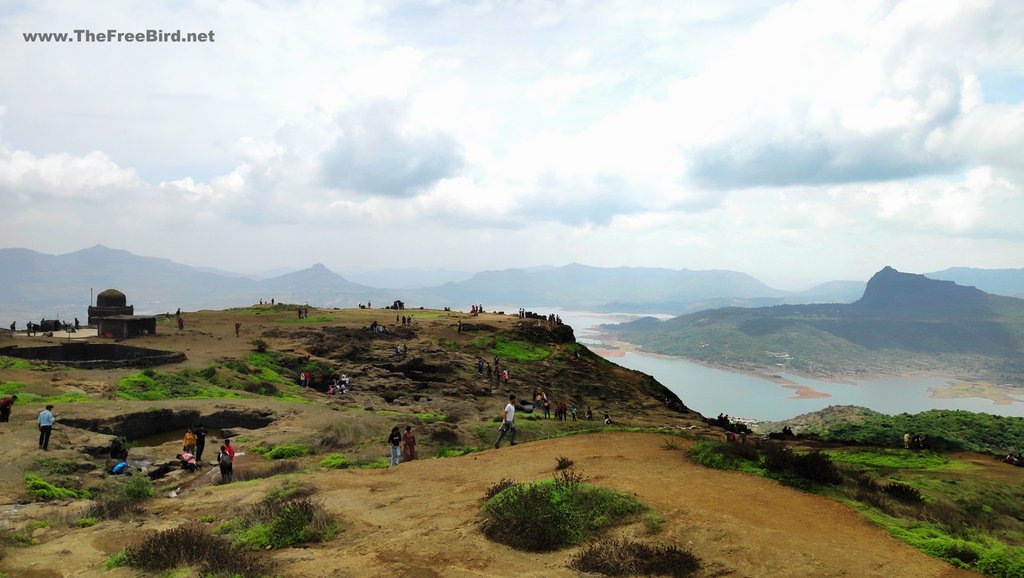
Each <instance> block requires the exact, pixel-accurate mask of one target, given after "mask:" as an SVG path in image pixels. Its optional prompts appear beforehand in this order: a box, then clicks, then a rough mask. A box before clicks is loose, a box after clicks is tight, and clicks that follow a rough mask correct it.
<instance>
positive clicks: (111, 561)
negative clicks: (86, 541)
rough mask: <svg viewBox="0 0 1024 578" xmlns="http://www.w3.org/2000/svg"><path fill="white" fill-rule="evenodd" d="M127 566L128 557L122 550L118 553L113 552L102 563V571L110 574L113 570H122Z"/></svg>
mask: <svg viewBox="0 0 1024 578" xmlns="http://www.w3.org/2000/svg"><path fill="white" fill-rule="evenodd" d="M127 565H128V555H127V554H125V552H124V550H121V551H120V552H114V553H113V554H111V555H110V557H109V558H107V560H106V561H105V562H104V563H103V569H104V570H106V571H107V572H110V571H111V570H113V569H114V568H122V567H124V566H127Z"/></svg>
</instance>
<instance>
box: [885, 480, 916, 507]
mask: <svg viewBox="0 0 1024 578" xmlns="http://www.w3.org/2000/svg"><path fill="white" fill-rule="evenodd" d="M882 491H883V492H885V493H886V494H888V495H890V496H892V497H893V498H895V499H897V500H899V501H901V502H904V503H907V504H916V503H918V502H920V501H921V500H922V499H923V498H922V497H921V491H920V490H918V489H917V488H915V487H913V486H908V485H907V484H901V483H899V482H891V483H888V484H886V485H884V486H882Z"/></svg>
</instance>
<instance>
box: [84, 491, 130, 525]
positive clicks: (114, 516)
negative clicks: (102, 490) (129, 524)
mask: <svg viewBox="0 0 1024 578" xmlns="http://www.w3.org/2000/svg"><path fill="white" fill-rule="evenodd" d="M140 514H142V503H141V502H140V501H138V500H132V499H129V498H127V497H125V496H115V497H103V498H100V499H98V500H96V501H95V502H93V503H92V504H90V505H89V507H88V508H86V509H85V513H84V515H82V516H81V517H83V518H97V519H99V520H120V519H123V518H131V517H134V516H138V515H140Z"/></svg>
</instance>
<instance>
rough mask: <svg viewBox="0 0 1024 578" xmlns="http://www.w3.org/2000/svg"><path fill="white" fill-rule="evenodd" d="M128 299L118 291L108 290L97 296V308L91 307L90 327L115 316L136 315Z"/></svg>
mask: <svg viewBox="0 0 1024 578" xmlns="http://www.w3.org/2000/svg"><path fill="white" fill-rule="evenodd" d="M127 303H128V298H127V297H125V296H124V293H121V292H120V291H118V290H117V289H107V290H106V291H102V292H100V294H99V295H97V296H96V306H95V307H89V325H96V323H97V322H98V321H99V320H100V319H101V318H104V317H113V316H115V315H134V314H135V307H134V306H133V305H127Z"/></svg>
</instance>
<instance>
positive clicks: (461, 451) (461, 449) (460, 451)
mask: <svg viewBox="0 0 1024 578" xmlns="http://www.w3.org/2000/svg"><path fill="white" fill-rule="evenodd" d="M478 451H480V448H475V447H470V446H453V447H447V448H441V449H439V450H437V457H439V458H457V457H459V456H464V455H466V454H471V453H473V452H478Z"/></svg>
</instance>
